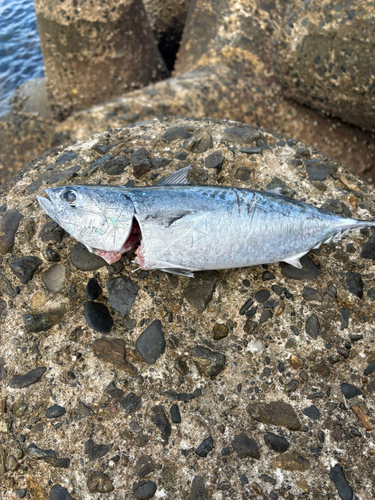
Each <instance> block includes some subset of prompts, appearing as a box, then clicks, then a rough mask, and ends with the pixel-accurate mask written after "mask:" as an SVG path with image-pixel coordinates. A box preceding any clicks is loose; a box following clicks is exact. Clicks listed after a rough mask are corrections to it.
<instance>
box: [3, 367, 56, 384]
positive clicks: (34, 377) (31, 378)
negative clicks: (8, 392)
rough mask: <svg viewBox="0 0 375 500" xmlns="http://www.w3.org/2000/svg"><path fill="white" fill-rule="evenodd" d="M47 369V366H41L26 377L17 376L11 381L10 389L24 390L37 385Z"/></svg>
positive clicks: (26, 374)
mask: <svg viewBox="0 0 375 500" xmlns="http://www.w3.org/2000/svg"><path fill="white" fill-rule="evenodd" d="M46 370H47V368H46V367H45V366H41V367H39V368H34V369H33V370H30V371H29V372H27V373H25V374H24V375H15V376H14V377H12V378H11V379H10V380H9V383H8V385H9V387H11V388H12V389H23V388H24V387H28V386H29V385H32V384H35V382H38V380H40V379H41V378H42V377H43V375H44V373H45V372H46Z"/></svg>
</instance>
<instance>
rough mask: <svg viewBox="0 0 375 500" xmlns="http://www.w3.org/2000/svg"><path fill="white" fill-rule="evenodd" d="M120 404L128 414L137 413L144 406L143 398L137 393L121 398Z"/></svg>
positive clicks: (130, 393)
mask: <svg viewBox="0 0 375 500" xmlns="http://www.w3.org/2000/svg"><path fill="white" fill-rule="evenodd" d="M118 402H119V403H120V405H121V406H122V408H123V409H124V411H125V412H126V413H135V412H136V411H137V410H139V408H140V407H141V406H142V398H141V397H139V396H137V394H135V392H129V394H127V395H126V396H124V397H123V398H119V400H118Z"/></svg>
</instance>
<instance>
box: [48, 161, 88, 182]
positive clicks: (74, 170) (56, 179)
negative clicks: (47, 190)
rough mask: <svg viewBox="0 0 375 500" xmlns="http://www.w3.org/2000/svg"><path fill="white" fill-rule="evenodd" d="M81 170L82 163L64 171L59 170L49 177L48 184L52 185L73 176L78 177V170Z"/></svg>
mask: <svg viewBox="0 0 375 500" xmlns="http://www.w3.org/2000/svg"><path fill="white" fill-rule="evenodd" d="M80 170H81V167H80V165H74V167H70V168H66V169H65V170H63V171H62V172H59V173H57V174H55V175H53V176H52V177H50V178H49V179H48V184H50V185H52V184H55V183H56V182H60V181H64V180H66V179H68V178H71V177H77V172H79V171H80Z"/></svg>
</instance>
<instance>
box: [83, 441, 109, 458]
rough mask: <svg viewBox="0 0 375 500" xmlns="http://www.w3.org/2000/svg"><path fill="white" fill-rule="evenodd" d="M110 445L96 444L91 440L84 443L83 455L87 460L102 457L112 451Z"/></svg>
mask: <svg viewBox="0 0 375 500" xmlns="http://www.w3.org/2000/svg"><path fill="white" fill-rule="evenodd" d="M112 446H113V445H112V444H97V443H95V442H94V440H93V439H92V438H89V439H88V440H87V441H86V442H85V453H86V455H87V457H88V459H89V460H97V459H98V458H102V457H104V456H105V455H106V454H107V453H108V452H109V451H111V449H112Z"/></svg>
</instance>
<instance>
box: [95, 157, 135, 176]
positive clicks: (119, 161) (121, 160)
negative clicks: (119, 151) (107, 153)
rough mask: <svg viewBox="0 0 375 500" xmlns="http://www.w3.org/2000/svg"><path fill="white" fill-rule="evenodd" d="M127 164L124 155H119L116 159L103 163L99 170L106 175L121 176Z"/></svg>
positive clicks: (127, 161)
mask: <svg viewBox="0 0 375 500" xmlns="http://www.w3.org/2000/svg"><path fill="white" fill-rule="evenodd" d="M129 163H130V162H129V160H128V157H127V156H126V155H119V156H116V158H113V159H110V160H107V161H105V162H104V163H103V164H102V166H101V169H102V170H103V172H105V173H106V174H108V175H121V174H122V173H124V171H125V168H126V167H127V166H128V165H129Z"/></svg>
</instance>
